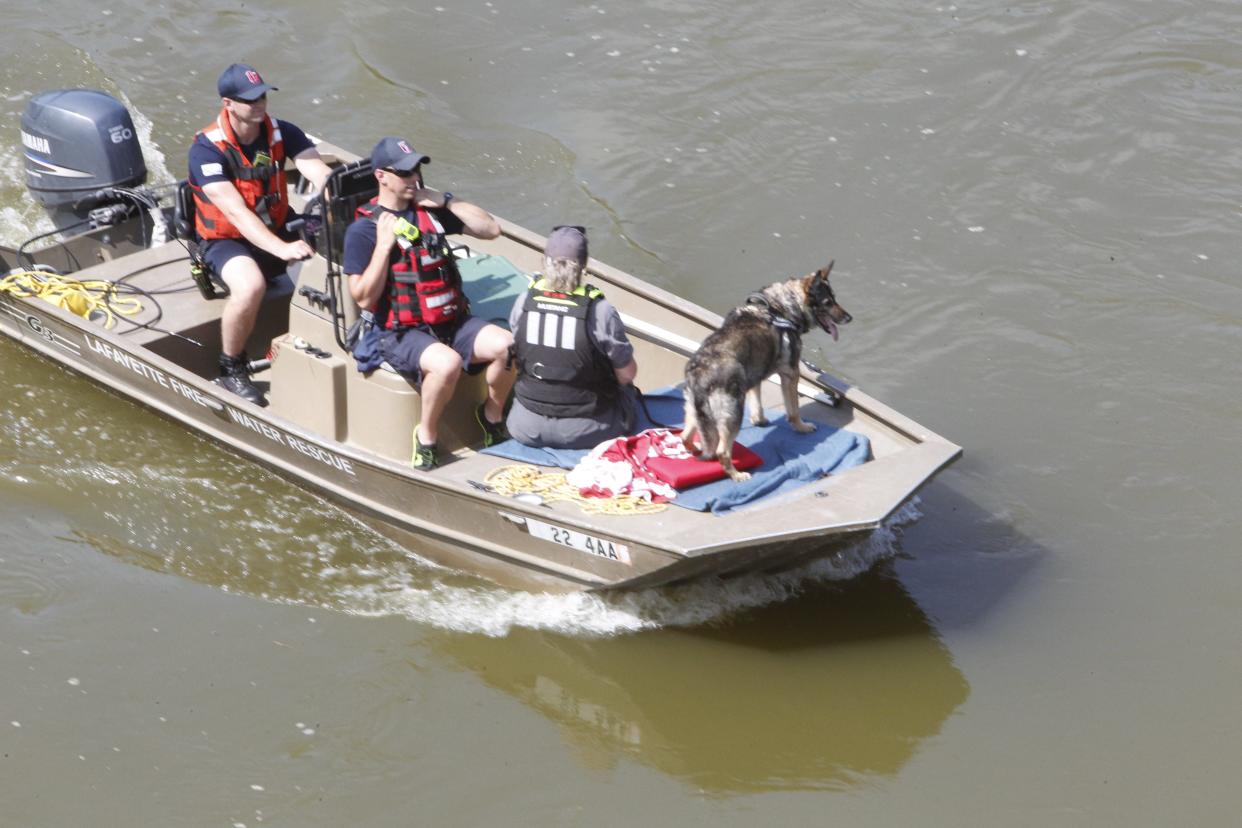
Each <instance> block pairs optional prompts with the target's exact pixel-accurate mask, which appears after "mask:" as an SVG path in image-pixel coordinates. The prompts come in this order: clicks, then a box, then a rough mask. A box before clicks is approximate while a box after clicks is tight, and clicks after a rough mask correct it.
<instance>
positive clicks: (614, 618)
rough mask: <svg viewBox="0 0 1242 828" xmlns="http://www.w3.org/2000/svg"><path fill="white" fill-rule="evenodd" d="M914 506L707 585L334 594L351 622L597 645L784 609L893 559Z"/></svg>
mask: <svg viewBox="0 0 1242 828" xmlns="http://www.w3.org/2000/svg"><path fill="white" fill-rule="evenodd" d="M916 502H917V501H912V502H911V503H909V504H907V505H906V506H904V507H903V508H902V509H900V510H898V512H897V513H895V514H894V515H893V516H892V517H891V518H890V519H889V520H888V521H887V522H886V523H885V524H884V525H883V526H881V527H880V528H879V529H876V530H875V531H874V532H872V533H871V534H870V535H869V536H867V537H866V538H863V539H860V540H859V541H857V542H855V543H852V544H847V545H845V546H844V547H843V548H842V549H840V550H838V551H836V552H834V553H833V554H831V555H829V556H827V557H825V558H821V559H818V560H815V561H812V562H811V563H808V564H806V565H804V566H801V567H798V568H796V569H792V570H789V571H787V572H782V573H778V574H774V575H748V576H741V577H737V578H732V579H728V580H715V579H707V580H701V581H696V582H693V583H690V584H686V585H683V586H677V587H666V588H662V589H651V590H643V591H638V592H626V593H619V594H615V595H612V594H604V595H601V594H595V593H587V592H576V593H567V594H550V593H532V592H522V591H514V590H507V589H503V588H500V587H488V586H459V585H454V584H449V583H445V582H443V581H440V580H438V579H436V580H433V582H432V583H430V584H428V585H427V586H415V585H412V584H410V583H409V582H408V580H406V581H405V583H401V584H398V583H394V582H393V581H389V582H387V583H384V584H376V585H371V586H362V587H359V586H351V587H346V588H344V589H343V590H342V591H341V592H339V593H338V594H337V596H338V598H340V599H341V606H340V607H339V608H342V609H344V610H345V611H346V612H351V613H354V614H358V615H368V616H372V615H374V616H385V615H400V616H405V617H406V618H409V619H410V620H412V621H417V622H419V623H423V624H429V625H431V626H434V627H439V628H441V629H446V630H452V631H454V632H463V633H475V634H482V635H487V636H491V637H502V636H505V635H507V634H508V633H509V631H510V630H512V629H514V628H515V627H516V628H525V629H532V630H544V631H548V632H556V633H560V634H563V635H572V636H584V637H603V636H613V635H625V634H629V633H635V632H639V631H642V630H650V629H660V628H665V627H693V626H700V625H704V624H711V623H713V622H717V621H721V620H723V619H725V618H727V617H729V616H731V615H734V614H736V613H738V612H741V611H743V610H749V609H755V608H757V607H763V606H768V605H771V604H777V603H780V602H782V601H787V600H789V599H790V598H793V597H794V596H796V595H798V594H799V593H800V592H802V591H803V590H805V589H807V588H809V587H811V586H814V585H815V584H819V583H824V582H828V581H842V580H846V579H849V578H852V577H854V576H856V575H859V574H861V573H863V572H865V571H866V570H867V569H869V568H870V567H871V566H872V565H873V564H875V563H876V562H877V561H879V560H881V559H883V558H887V557H892V556H893V555H894V554H895V552H896V548H897V545H896V544H897V539H898V536H899V530H900V527H901V526H903V525H905V524H908V523H911V522H913V521H914V520H917V519H918V517H919V516H920V513H919V511H918V507H917V505H916ZM433 578H434V576H433Z"/></svg>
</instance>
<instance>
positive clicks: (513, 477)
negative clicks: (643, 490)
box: [483, 463, 668, 515]
mask: <svg viewBox="0 0 1242 828" xmlns="http://www.w3.org/2000/svg"><path fill="white" fill-rule="evenodd" d="M483 480H484V482H485V483H487V484H488V485H489V486H491V487H492V488H493V489H495V490H496V492H497V493H499V494H502V495H515V494H525V493H528V492H530V493H534V494H537V495H539V496H540V497H542V498H543V500H544V502H545V503H555V502H557V501H558V500H562V501H566V502H569V503H576V504H578V506H579V507H580V508H581V509H582V511H584V512H586V513H587V514H588V515H650V514H654V513H656V512H663V511H664V510H665V509H667V508H668V504H667V503H651V502H650V501H647V500H644V499H643V498H641V497H635V496H634V495H618V496H616V497H583V496H582V495H580V494H579V493H578V490H577V489H576V488H575V487H573V486H571V485H569V484H568V483H567V482H565V473H564V472H546V471H543V470H542V469H540V468H539V467H538V466H530V465H527V464H525V463H520V464H517V465H513V466H501V467H500V468H498V469H492V470H491V471H490V472H488V473H487V476H486V477H484V478H483Z"/></svg>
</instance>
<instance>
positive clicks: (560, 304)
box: [514, 280, 617, 417]
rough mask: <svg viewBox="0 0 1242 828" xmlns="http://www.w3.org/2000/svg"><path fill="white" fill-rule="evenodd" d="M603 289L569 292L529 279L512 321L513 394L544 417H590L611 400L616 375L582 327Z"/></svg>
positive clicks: (579, 288)
mask: <svg viewBox="0 0 1242 828" xmlns="http://www.w3.org/2000/svg"><path fill="white" fill-rule="evenodd" d="M603 295H604V294H603V292H602V291H599V290H597V289H596V288H593V287H590V286H579V287H577V288H575V289H574V290H573V292H571V293H568V294H566V293H556V292H553V291H549V290H547V289H546V283H545V282H544V281H543V280H539V281H537V282H535V284H533V285H532V286H531V288H530V291H529V293H528V294H527V296H526V299H525V301H524V304H523V308H522V312H521V314H520V315H519V318H518V320H517V324H518V331H517V341H516V343H515V347H514V350H515V351H516V357H517V364H518V379H517V383H516V385H515V389H514V390H515V393H516V395H517V398H518V399H519V400H521V401H522V405H524V406H525V407H526V408H528V409H529V410H531V411H533V412H535V413H536V414H542V415H544V416H547V417H590V416H596V415H598V414H599V412H600V411H601V410H603V409H604V408H606V407H607V406H608V405H611V404H612V403H613V402H614V401H615V399H616V391H617V378H616V372H615V371H614V370H613V368H612V365H611V363H609V361H608V359H607V357H606V356H605V355H604V354H603V353H602V352H601V351H600V350H599V349H598V348H597V347H596V345H595V342H594V339H593V338H592V336H591V333H590V329H589V326H588V320H589V318H590V312H591V306H592V305H593V304H594V303H595V301H596V300H597V299H600V298H602V297H603Z"/></svg>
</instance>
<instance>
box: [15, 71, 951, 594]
mask: <svg viewBox="0 0 1242 828" xmlns="http://www.w3.org/2000/svg"><path fill="white" fill-rule="evenodd" d="M21 137H22V143H23V145H24V156H25V164H26V179H27V185H28V189H29V192H30V195H31V197H32V198H34V199H35V200H36V201H38V202H40V203H42V204H43V205H44V206H45V207H46V208H47V210H48V213H49V215H50V216H51V218H52V221H53V223H54V225H55V227H56V230H55V231H54V232H53V233H44V234H41V235H40V236H36V237H35V238H32V239H30V240H28V241H27V242H26V243H25V244H23V245H21V246H19V247H18V248H9V247H0V272H4V273H9V274H10V277H8V278H7V279H6V282H7V283H8V284H10V285H13V284H17V283H18V282H19V281H21V279H24V280H25V282H24V284H26V285H27V287H28V289H26V290H22V289H17V288H14V289H10V290H7V291H0V332H3V333H4V334H5V335H6V336H9V337H11V338H13V339H15V340H16V341H18V342H20V343H22V344H23V345H24V346H26V347H27V348H29V349H30V350H32V351H34V352H36V353H38V354H40V355H41V356H43V357H44V358H47V359H50V360H52V361H53V362H56V363H59V364H61V365H64V366H66V367H68V368H70V369H72V370H74V371H75V372H78V373H80V374H81V375H83V376H85V377H87V378H89V379H91V380H93V381H95V382H97V383H99V384H100V385H102V386H104V387H105V388H107V389H109V390H110V391H113V392H115V393H117V394H119V395H121V396H122V397H125V398H127V399H130V400H133V401H136V402H138V403H140V404H142V405H143V406H146V407H147V408H149V409H151V410H153V411H155V412H158V413H159V414H162V415H164V416H165V417H168V418H170V419H172V420H174V421H176V422H177V423H180V424H181V425H182V426H184V427H186V428H188V429H191V430H192V431H194V432H195V433H197V434H200V435H202V436H204V437H206V438H209V439H211V440H213V441H215V442H217V443H219V444H221V445H223V446H225V447H227V448H228V449H229V450H231V451H234V452H236V453H237V454H239V455H241V456H244V457H247V458H249V459H251V460H253V461H255V462H257V463H260V464H262V465H263V466H266V467H268V468H270V469H272V470H275V471H276V472H277V473H279V474H281V475H283V476H285V477H287V478H289V479H290V480H293V481H295V482H297V483H298V484H300V485H302V486H304V487H305V488H307V489H310V490H312V491H314V492H316V493H318V494H320V495H322V496H324V497H326V498H327V499H329V500H330V501H332V502H334V503H335V504H338V505H339V506H341V507H342V508H344V509H346V510H347V511H348V512H350V513H351V514H354V515H355V516H357V517H359V518H361V519H362V520H363V521H364V522H366V523H367V524H368V525H370V526H371V527H373V528H374V529H375V530H376V531H378V532H380V533H381V534H383V535H385V536H387V537H389V538H391V539H393V540H395V541H397V542H399V543H400V544H403V545H404V546H406V547H407V548H409V549H410V550H412V551H413V552H415V553H416V554H417V555H418V556H420V557H422V558H427V559H430V560H432V561H435V562H437V563H439V564H442V565H445V566H449V567H452V568H455V569H460V570H463V571H466V572H470V573H474V574H477V575H481V576H483V577H485V578H488V579H490V580H492V581H495V582H497V583H500V584H502V585H505V586H511V587H518V588H523V589H534V590H627V589H638V588H647V587H655V586H661V585H666V584H674V583H680V582H685V581H690V580H693V579H697V578H703V577H728V576H732V575H736V574H739V573H749V572H756V571H759V572H763V571H777V570H781V569H787V568H790V567H793V566H797V565H800V564H801V563H803V562H805V561H808V560H811V559H815V558H817V557H821V556H824V555H829V554H831V553H832V552H833V550H834V549H839V548H840V546H841V544H842V543H843V542H848V541H850V540H852V539H856V538H858V537H859V535H860V533H866V532H870V531H872V530H874V529H876V528H877V527H879V526H881V525H883V524H884V522H885V521H886V520H888V519H889V518H890V517H891V516H892V515H893V514H894V513H895V512H896V511H897V510H898V509H899V508H900V507H902V506H903V504H905V503H906V502H907V501H909V500H910V499H911V498H912V497H913V496H914V495H915V493H916V492H917V491H918V490H919V489H920V487H922V486H924V485H925V484H927V483H928V481H929V480H931V479H932V477H933V476H934V475H935V474H936V473H937V472H938V471H940V470H941V469H943V468H944V467H945V466H946V465H948V464H949V463H951V462H952V461H954V460H955V459H956V458H957V457H958V456H959V455H960V454H961V451H962V449H961V448H960V447H959V446H957V445H955V444H954V443H952V442H950V441H949V440H947V439H945V438H943V437H941V436H939V435H938V434H936V433H934V432H932V431H931V430H929V429H927V428H925V427H924V426H922V425H920V424H918V423H916V422H914V421H913V420H911V419H910V418H908V417H906V416H904V415H902V414H900V413H899V412H897V411H895V410H893V409H892V408H890V407H888V406H886V405H884V404H883V403H881V402H879V401H878V400H876V399H873V398H872V397H870V396H868V395H867V394H865V393H864V392H863V391H861V390H860V389H858V388H857V387H854V386H853V385H851V384H849V383H847V382H845V381H844V380H842V379H840V378H838V377H836V376H833V375H831V374H830V373H828V372H826V371H823V370H820V369H818V368H816V367H814V366H812V365H810V364H809V363H808V364H804V365H803V366H802V370H801V377H800V380H799V403H800V406H801V412H802V416H803V418H804V419H805V420H807V421H810V422H814V423H817V424H819V425H820V427H821V429H822V430H824V431H832V430H845V431H848V432H851V433H854V434H857V435H861V437H863V438H865V440H866V442H867V444H868V445H869V450H868V453H867V455H866V458H865V462H861V463H859V464H857V465H855V466H854V467H852V468H848V469H845V470H841V471H837V472H834V473H832V474H828V475H827V476H824V477H822V478H817V479H814V480H810V481H808V482H805V483H804V484H802V485H800V486H798V487H797V488H794V489H792V490H781V491H780V492H779V493H777V494H774V495H771V496H768V497H765V498H762V499H759V500H756V501H755V502H753V503H750V504H748V505H746V506H744V507H742V508H738V509H736V510H733V511H730V512H726V513H722V514H715V513H712V512H710V511H694V510H691V509H685V508H676V507H675V506H672V507H670V508H666V509H663V510H662V511H658V512H647V511H640V512H638V513H595V512H592V511H587V510H584V509H583V508H582V506H581V505H580V504H579V503H577V502H574V501H572V500H569V501H552V500H550V499H548V498H544V497H541V496H539V495H538V494H535V493H531V492H529V491H525V492H514V491H506V490H505V489H504V488H501V487H497V486H495V485H492V484H491V483H489V481H491V480H495V479H496V474H497V473H498V472H502V471H504V470H505V469H506V468H507V467H511V466H512V465H513V460H512V459H509V458H506V457H503V456H497V455H496V454H493V453H490V450H488V451H484V450H483V447H482V445H481V441H482V435H481V433H480V431H479V429H478V426H477V424H476V423H475V422H474V418H473V413H472V412H473V409H474V406H475V405H477V404H478V403H479V402H480V401H481V400H482V399H483V398H484V395H485V386H484V385H483V383H482V381H481V377H465V376H464V377H463V378H462V381H461V382H460V383H459V384H458V387H457V392H456V394H455V396H454V398H453V401H452V403H451V404H450V406H449V408H448V410H447V411H446V412H445V414H444V416H443V418H442V422H441V436H440V441H439V442H440V446H441V453H442V455H443V454H445V453H446V452H447V453H448V454H449V455H450V456H451V459H450V462H446V463H444V464H443V465H441V466H440V467H438V468H436V469H434V470H431V471H422V470H414V469H411V467H410V465H409V463H410V456H411V443H412V438H411V435H412V432H413V428H414V425H415V423H416V422H417V419H418V408H419V398H418V393H417V390H416V389H415V388H414V387H412V385H411V384H410V383H409V382H407V381H406V380H405V379H404V378H402V377H401V376H399V375H398V374H396V373H394V372H392V371H389V370H382V369H381V370H376V371H372V372H370V373H367V374H363V373H361V372H359V371H358V370H356V369H355V365H354V361H353V359H352V356H351V354H350V353H349V352H348V351H347V350H346V347H345V343H346V339H347V331H348V329H349V326H350V324H351V323H352V322H353V321H354V319H355V318H356V316H357V308H356V307H354V306H352V302H351V300H350V298H349V296H348V292H347V291H346V290H343V286H342V276H341V273H340V269H339V265H338V263H337V260H338V257H339V255H340V247H341V242H342V239H343V235H344V229H345V226H347V224H348V223H349V221H350V220H352V218H353V216H354V211H355V209H356V207H357V205H358V204H359V203H361V202H362V201H363V200H365V199H367V198H369V197H370V196H372V195H373V194H374V187H375V180H374V176H373V175H371V172H370V162H369V159H367V158H360V157H358V156H357V155H355V154H353V153H351V152H349V151H347V150H346V149H344V148H341V147H338V146H335V145H333V144H331V143H329V142H327V141H323V140H319V139H316V140H317V144H318V148H319V151H320V154H321V155H322V156H323V157H324V158H325V160H327V161H328V163H329V164H330V165H331V166H332V168H333V173H332V176H331V177H330V178H329V182H328V185H327V186H326V187H325V189H324V192H323V193H322V194H320V195H318V196H315V197H311V196H310V195H309V193H308V191H309V187H308V185H307V183H306V182H303V181H301V180H299V177H298V175H297V172H296V170H295V169H293V168H292V167H290V170H289V176H290V192H291V198H292V200H293V204H294V207H295V208H296V209H297V210H298V211H299V212H301V213H302V214H303V215H304V217H305V218H304V224H303V232H304V233H305V234H307V237H308V238H310V239H312V240H313V241H314V243H315V245H316V247H317V250H318V253H317V255H316V256H315V257H314V258H312V259H308V260H306V261H304V262H300V263H293V264H291V265H290V267H289V269H288V272H287V273H286V274H285V276H284V277H283V278H280V279H277V280H275V281H273V282H272V283H271V285H270V286H269V289H268V291H267V294H266V296H265V297H264V301H263V308H262V310H261V311H260V314H259V322H258V324H257V325H256V328H255V331H254V333H253V335H252V337H251V340H250V342H249V344H248V351H249V352H250V353H251V354H268V358H266V359H263V360H259V361H257V362H256V363H255V364H254V365H253V366H252V367H253V368H254V370H255V374H254V379H255V382H256V384H257V385H258V386H259V387H260V388H261V389H263V390H264V391H265V392H266V394H267V397H268V399H269V401H270V405H268V406H267V407H264V408H260V407H256V406H254V405H251V404H250V403H248V402H246V401H244V400H242V399H241V398H239V397H236V396H234V395H232V394H230V393H228V392H227V391H225V390H224V389H222V388H221V387H220V386H218V385H216V384H215V383H214V382H213V381H212V380H213V379H214V377H215V376H216V374H217V368H216V355H217V353H218V351H219V336H220V334H219V327H220V326H219V323H220V313H221V308H222V307H223V304H224V303H223V301H222V300H221V298H220V297H218V296H216V297H214V298H207V296H208V294H211V293H213V292H214V291H212V289H211V285H210V283H208V282H206V281H205V280H203V279H202V278H201V277H199V278H197V279H196V274H195V273H194V272H192V268H191V262H190V257H189V254H188V251H187V246H186V244H185V241H186V238H187V236H188V235H191V234H192V231H191V230H190V229H189V228H190V227H192V222H191V221H189V220H188V216H187V213H188V210H189V209H190V204H191V203H192V202H190V200H189V198H188V194H187V188H186V187H185V186H184V184H182V186H165V187H148V186H146V185H145V178H146V169H145V165H144V164H143V161H142V153H141V148H140V146H139V145H138V140H137V138H136V137H135V135H134V131H133V126H132V121H131V120H130V116H129V113H128V112H127V111H126V110H125V108H124V106H123V105H122V104H120V103H119V102H118V101H116V100H115V99H114V98H112V97H111V96H108V95H106V94H105V93H102V92H97V91H94V90H83V89H67V90H56V91H54V92H45V93H42V94H40V95H37V96H35V97H34V98H33V99H32V100H31V102H30V104H29V106H28V107H27V110H26V113H25V115H24V116H23V120H22V136H21ZM500 224H501V228H502V232H501V235H500V237H499V238H497V239H494V240H490V241H477V240H473V239H471V240H470V244H469V246H468V247H467V246H463V247H460V248H459V249H457V250H456V251H455V252H456V254H457V256H458V262H459V265H460V266H461V268H462V270H463V275H464V276H465V281H466V287H467V292H468V293H469V294H470V299H471V307H472V311H473V313H475V315H480V316H485V318H489V319H496V320H504V319H506V318H507V314H508V309H509V306H510V305H511V303H512V301H513V297H514V296H516V294H517V293H518V292H520V291H521V290H523V289H525V286H526V284H527V281H526V274H528V273H531V272H533V271H535V270H537V269H538V268H539V267H540V265H541V261H542V249H543V242H544V239H543V237H541V236H540V235H538V234H537V233H534V232H531V231H530V230H527V229H525V228H523V227H520V226H517V225H515V224H513V223H511V222H508V221H505V220H503V219H501V220H500ZM588 272H589V277H588V278H589V280H590V281H591V282H592V283H594V284H595V285H597V286H598V287H600V288H601V289H603V291H604V292H605V294H606V295H607V296H608V297H609V299H610V300H611V301H612V302H613V304H614V305H615V306H616V307H617V308H618V309H619V311H620V312H621V314H622V318H623V320H624V322H625V324H626V328H627V331H628V333H629V336H630V338H631V340H632V341H633V343H634V347H635V357H636V359H637V361H638V364H639V365H640V366H642V368H641V377H640V379H641V381H642V384H643V387H644V388H658V387H661V386H664V387H668V388H674V389H675V388H676V386H677V384H678V383H680V382H681V381H682V375H683V369H684V365H685V361H686V359H687V357H688V356H689V355H690V354H692V353H693V352H694V351H695V349H696V348H697V346H698V344H699V342H700V341H701V340H702V339H703V338H704V337H705V336H706V335H707V334H708V333H709V332H711V331H712V330H714V329H715V328H716V327H717V326H718V325H719V323H720V321H721V319H720V316H718V315H717V314H715V313H713V312H711V311H709V310H707V309H705V308H702V307H699V306H697V305H695V304H693V303H691V302H687V301H686V300H684V299H681V298H679V297H677V296H675V295H673V294H672V293H670V292H668V291H665V290H662V289H660V288H658V287H656V286H653V285H651V284H648V283H647V282H644V281H642V280H641V279H638V278H636V277H634V276H632V275H630V274H627V273H624V272H622V271H620V270H617V269H616V268H613V267H610V266H608V265H607V264H604V263H603V262H599V261H597V260H595V259H592V260H591V261H590V263H589V265H588ZM16 277H21V279H18V278H16ZM66 281H67V282H68V283H69V284H70V285H71V286H73V285H77V286H81V288H82V290H83V291H85V290H89V289H95V290H98V291H101V292H102V294H103V295H105V301H104V302H103V303H102V304H98V303H96V304H93V305H87V303H85V302H84V301H83V300H82V299H81V298H76V299H75V296H80V295H81V291H78V292H75V290H72V289H71V290H69V291H68V293H62V294H60V297H59V299H56V297H51V298H52V299H53V300H55V301H49V297H48V296H46V295H45V296H43V297H40V296H39V295H35V291H34V290H33V289H29V286H30V285H31V284H34V285H35V286H39V285H41V284H43V283H44V282H49V283H50V282H56V283H61V284H63V283H65V282H66ZM86 295H87V296H90V295H93V294H89V293H87V294H86ZM126 304H129V307H128V308H125V307H123V305H126ZM123 310H129V311H132V313H129V314H128V315H126V314H125V313H122V311H123ZM766 385H767V388H766V390H765V391H764V395H765V399H766V400H769V401H770V403H771V404H775V403H776V401H777V400H779V399H780V392H779V387H778V386H777V384H776V381H775V378H772V379H771V380H770V381H769V383H767V384H766ZM549 471H551V470H549Z"/></svg>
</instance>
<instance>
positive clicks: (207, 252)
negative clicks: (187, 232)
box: [198, 239, 289, 284]
mask: <svg viewBox="0 0 1242 828" xmlns="http://www.w3.org/2000/svg"><path fill="white" fill-rule="evenodd" d="M198 249H199V253H200V255H202V257H203V261H205V262H207V266H208V269H209V270H210V271H211V278H212V279H214V280H215V281H216V282H218V283H220V284H224V281H223V280H222V279H221V278H220V274H221V273H223V272H224V266H225V265H226V264H227V263H228V262H229V260H230V259H233V258H234V257H236V256H249V257H250V258H252V259H254V262H255V264H257V265H258V266H259V270H260V271H261V272H262V273H263V278H264V279H267V280H268V281H269V282H270V281H272V280H273V279H275V278H276V277H277V276H279V275H280V274H282V273H284V272H285V271H286V270H287V269H288V268H289V263H288V262H286V261H285V260H284V259H282V258H280V257H279V256H273V255H272V254H271V253H268V252H267V251H266V250H260V249H259V248H257V247H255V246H254V245H253V244H251V243H250V242H248V241H246V240H245V239H212V240H210V241H205V242H201V243H200V244H199V248H198Z"/></svg>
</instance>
